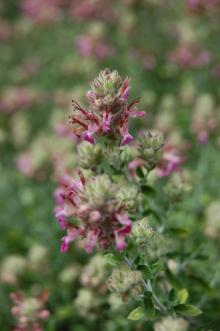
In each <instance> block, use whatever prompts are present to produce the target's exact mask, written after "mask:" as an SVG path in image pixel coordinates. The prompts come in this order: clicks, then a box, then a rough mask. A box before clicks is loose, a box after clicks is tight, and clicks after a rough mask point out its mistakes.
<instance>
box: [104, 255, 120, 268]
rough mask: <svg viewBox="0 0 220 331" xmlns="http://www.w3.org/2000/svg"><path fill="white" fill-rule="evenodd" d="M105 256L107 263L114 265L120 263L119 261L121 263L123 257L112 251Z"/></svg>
mask: <svg viewBox="0 0 220 331" xmlns="http://www.w3.org/2000/svg"><path fill="white" fill-rule="evenodd" d="M104 257H105V259H106V261H107V263H108V264H110V265H111V266H113V267H114V266H116V265H118V264H119V263H121V257H119V256H116V255H114V254H112V253H109V254H105V255H104Z"/></svg>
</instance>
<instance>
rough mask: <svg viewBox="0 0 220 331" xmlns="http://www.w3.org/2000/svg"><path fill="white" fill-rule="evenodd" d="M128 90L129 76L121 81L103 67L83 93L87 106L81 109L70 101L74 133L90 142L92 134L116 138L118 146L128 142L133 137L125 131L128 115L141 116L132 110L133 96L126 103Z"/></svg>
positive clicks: (93, 135) (142, 114)
mask: <svg viewBox="0 0 220 331" xmlns="http://www.w3.org/2000/svg"><path fill="white" fill-rule="evenodd" d="M129 90H130V86H129V78H126V79H125V80H124V81H123V80H122V78H121V77H120V75H119V74H118V72H117V71H113V72H110V71H109V69H105V70H103V71H102V72H101V73H100V74H99V76H98V77H97V78H96V79H94V80H93V81H92V83H91V90H90V91H88V93H87V98H86V99H87V102H88V104H89V108H88V109H84V108H82V107H81V106H80V105H79V104H78V103H77V102H76V101H73V106H74V113H73V114H72V115H71V116H70V121H71V123H72V124H73V132H74V134H75V135H76V136H78V137H80V138H81V139H83V140H86V141H88V142H90V143H92V144H95V142H96V138H95V137H96V136H107V137H108V138H110V139H112V140H119V139H120V144H121V145H126V144H128V143H129V142H130V141H131V140H132V139H133V137H132V136H131V134H130V133H129V131H128V120H129V118H130V117H143V116H144V115H145V113H144V112H141V111H138V110H137V109H136V106H135V105H136V104H137V103H138V100H137V99H135V100H134V101H133V102H131V103H130V104H128V103H127V101H128V96H129ZM120 137H121V138H120Z"/></svg>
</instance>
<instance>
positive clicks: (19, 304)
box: [10, 291, 50, 331]
mask: <svg viewBox="0 0 220 331" xmlns="http://www.w3.org/2000/svg"><path fill="white" fill-rule="evenodd" d="M10 297H11V300H12V301H13V304H14V306H13V307H12V309H11V312H12V315H13V316H14V317H15V318H16V320H17V325H16V326H15V327H14V328H13V331H30V330H31V331H43V328H42V326H41V321H43V320H46V319H47V318H48V317H49V315H50V313H49V311H48V310H47V309H45V308H44V306H45V303H46V301H47V300H48V292H47V291H43V292H41V294H40V295H39V296H38V297H37V298H35V297H26V296H24V295H23V294H21V293H20V292H12V293H11V295H10Z"/></svg>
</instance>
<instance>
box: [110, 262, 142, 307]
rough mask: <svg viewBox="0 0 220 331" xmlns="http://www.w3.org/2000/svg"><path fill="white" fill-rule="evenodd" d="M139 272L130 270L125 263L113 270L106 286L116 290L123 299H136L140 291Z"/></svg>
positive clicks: (140, 277)
mask: <svg viewBox="0 0 220 331" xmlns="http://www.w3.org/2000/svg"><path fill="white" fill-rule="evenodd" d="M141 279H142V276H141V273H140V272H139V271H134V270H130V269H129V268H128V267H127V266H126V265H123V266H120V267H119V268H117V269H115V270H113V272H112V275H111V276H110V277H109V279H108V283H107V285H108V288H109V290H111V291H114V292H116V293H117V294H118V295H119V296H120V297H121V298H122V299H123V300H124V301H128V300H129V299H130V298H135V299H138V298H139V297H140V296H141V294H142V292H143V289H142V284H141Z"/></svg>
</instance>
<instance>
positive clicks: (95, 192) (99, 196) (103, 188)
mask: <svg viewBox="0 0 220 331" xmlns="http://www.w3.org/2000/svg"><path fill="white" fill-rule="evenodd" d="M114 193H115V188H114V186H113V184H112V182H111V180H110V178H109V177H108V176H107V175H100V176H96V177H94V178H92V179H91V180H89V181H88V182H87V184H86V186H85V191H84V195H85V198H86V200H87V201H88V204H89V205H90V206H93V208H97V209H99V208H101V207H102V206H106V202H107V201H108V202H110V201H111V199H113V198H114Z"/></svg>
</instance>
